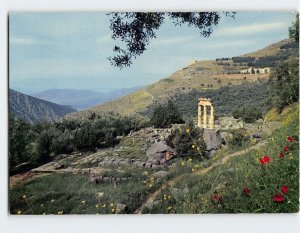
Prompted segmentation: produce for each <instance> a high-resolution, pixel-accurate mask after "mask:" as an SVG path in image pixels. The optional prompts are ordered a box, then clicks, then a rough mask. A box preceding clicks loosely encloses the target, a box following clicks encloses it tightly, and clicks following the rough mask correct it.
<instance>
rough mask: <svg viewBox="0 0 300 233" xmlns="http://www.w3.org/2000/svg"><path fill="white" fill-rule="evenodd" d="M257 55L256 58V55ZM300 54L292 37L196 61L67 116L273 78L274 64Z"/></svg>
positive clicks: (122, 109) (136, 108)
mask: <svg viewBox="0 0 300 233" xmlns="http://www.w3.org/2000/svg"><path fill="white" fill-rule="evenodd" d="M252 57H253V58H252ZM296 57H298V45H297V46H296V45H295V43H294V42H292V41H291V40H290V39H286V40H283V41H280V42H278V43H275V44H272V45H269V46H267V47H266V48H263V49H261V50H258V51H255V52H253V53H250V54H245V55H241V56H239V57H235V58H234V59H233V58H217V59H216V60H209V61H195V62H194V63H193V64H191V65H189V66H187V67H184V68H183V69H181V70H178V71H176V72H174V73H173V74H171V75H170V76H169V77H167V78H164V79H162V80H160V81H158V82H157V83H154V84H152V85H149V86H147V87H145V88H142V89H139V90H137V91H135V92H133V93H131V94H129V95H127V96H125V97H122V98H120V99H117V100H115V101H110V102H107V103H104V104H102V105H99V106H96V107H94V108H91V109H89V110H86V111H81V112H77V113H72V114H68V115H67V118H85V117H87V116H89V115H90V114H91V113H96V114H101V113H105V112H110V111H113V112H116V113H120V114H122V115H130V114H134V113H140V112H142V111H144V110H145V109H146V108H147V107H149V106H151V105H153V104H155V103H158V102H161V101H164V100H166V99H170V98H173V96H174V95H175V94H178V93H189V92H191V91H193V90H201V91H204V90H216V89H219V88H221V87H227V86H233V85H240V84H242V83H245V82H247V83H250V82H254V81H259V80H266V79H268V78H269V75H270V72H271V70H272V67H274V65H275V64H276V63H278V62H280V61H282V60H287V59H295V58H296ZM260 64H261V65H270V66H269V67H268V69H269V71H268V72H267V73H262V72H259V73H257V72H255V74H253V73H251V72H250V73H241V71H243V70H247V69H252V68H253V67H254V68H255V69H259V68H265V67H266V66H262V67H260V66H259V65H260Z"/></svg>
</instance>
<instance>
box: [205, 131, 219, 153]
mask: <svg viewBox="0 0 300 233" xmlns="http://www.w3.org/2000/svg"><path fill="white" fill-rule="evenodd" d="M203 140H204V142H205V143H206V150H208V151H211V150H218V149H220V147H221V145H222V137H221V134H220V131H219V130H211V129H204V132H203Z"/></svg>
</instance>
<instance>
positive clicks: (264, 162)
mask: <svg viewBox="0 0 300 233" xmlns="http://www.w3.org/2000/svg"><path fill="white" fill-rule="evenodd" d="M259 162H260V163H261V164H262V165H264V164H267V163H269V162H270V156H269V155H265V156H264V157H262V158H260V159H259Z"/></svg>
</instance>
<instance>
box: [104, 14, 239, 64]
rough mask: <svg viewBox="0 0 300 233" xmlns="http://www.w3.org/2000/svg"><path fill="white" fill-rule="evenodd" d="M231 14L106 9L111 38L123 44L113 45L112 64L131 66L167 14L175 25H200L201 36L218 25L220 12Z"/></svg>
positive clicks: (206, 34)
mask: <svg viewBox="0 0 300 233" xmlns="http://www.w3.org/2000/svg"><path fill="white" fill-rule="evenodd" d="M222 14H224V15H225V17H232V18H234V16H235V13H234V12H232V13H230V12H225V13H219V12H169V13H168V12H157V13H154V12H152V13H151V12H149V13H144V12H120V13H109V14H108V16H109V17H110V29H111V30H112V38H113V39H114V40H115V39H120V40H121V41H122V42H124V43H125V48H121V47H119V46H115V47H114V49H113V51H114V52H115V53H117V55H115V56H113V57H110V58H109V60H110V62H111V64H112V65H114V66H117V67H120V68H123V67H126V66H130V65H131V64H132V60H133V59H135V58H136V57H137V56H139V55H141V54H142V53H143V52H144V51H145V50H146V47H147V46H148V45H149V43H150V40H151V39H153V38H156V31H157V30H158V29H159V28H160V26H161V25H162V24H163V23H164V21H165V20H166V18H169V19H170V20H171V21H172V22H173V23H174V25H175V26H181V25H183V24H187V25H188V26H193V27H196V28H198V29H199V31H200V36H203V37H209V36H210V34H211V33H212V32H213V26H215V25H217V24H218V23H219V21H220V19H221V15H222Z"/></svg>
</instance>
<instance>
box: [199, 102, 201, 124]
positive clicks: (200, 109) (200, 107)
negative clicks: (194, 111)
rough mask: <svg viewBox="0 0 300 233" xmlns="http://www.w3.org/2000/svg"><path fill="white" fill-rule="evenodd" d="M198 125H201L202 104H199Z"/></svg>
mask: <svg viewBox="0 0 300 233" xmlns="http://www.w3.org/2000/svg"><path fill="white" fill-rule="evenodd" d="M198 127H201V105H198Z"/></svg>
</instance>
